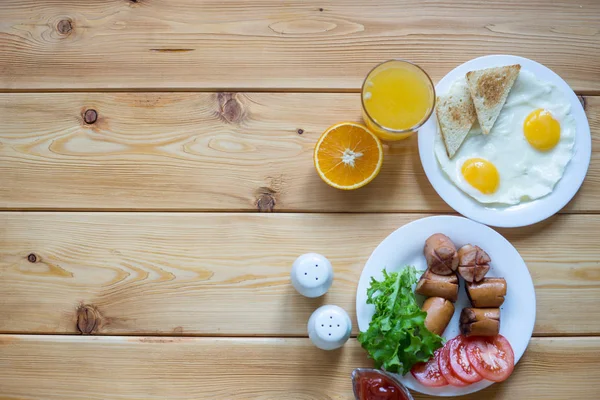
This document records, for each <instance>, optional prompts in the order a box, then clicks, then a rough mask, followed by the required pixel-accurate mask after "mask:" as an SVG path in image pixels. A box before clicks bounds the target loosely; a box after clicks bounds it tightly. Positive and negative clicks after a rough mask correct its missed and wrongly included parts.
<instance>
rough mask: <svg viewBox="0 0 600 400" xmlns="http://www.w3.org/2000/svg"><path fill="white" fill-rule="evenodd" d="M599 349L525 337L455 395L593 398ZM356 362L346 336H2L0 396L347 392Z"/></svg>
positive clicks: (336, 398)
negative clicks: (333, 344) (324, 343)
mask: <svg viewBox="0 0 600 400" xmlns="http://www.w3.org/2000/svg"><path fill="white" fill-rule="evenodd" d="M598 352H600V338H562V339H548V338H534V339H533V340H532V341H531V342H530V344H529V348H528V350H527V352H526V353H525V355H524V357H523V359H522V360H521V362H520V363H519V364H518V365H517V367H516V369H515V372H514V374H513V375H512V376H511V377H510V378H509V380H508V381H507V382H505V383H502V384H495V385H492V386H491V387H489V388H488V389H485V390H484V391H482V392H480V393H477V394H473V395H469V396H464V397H460V398H459V399H462V400H471V399H483V398H485V399H496V400H504V399H505V400H508V399H548V398H553V399H567V398H568V399H575V398H581V399H592V398H596V395H597V393H598V390H600V381H599V380H598V379H597V378H598V368H600V361H599V360H598V357H597V354H598ZM361 366H362V367H364V366H370V362H369V361H368V360H367V359H366V356H365V353H364V351H363V350H362V349H361V348H360V346H359V345H358V343H357V342H356V341H355V340H354V339H351V340H350V342H349V343H347V344H346V346H344V347H343V348H342V349H341V350H338V351H334V352H325V351H321V350H318V349H316V348H315V347H314V346H313V345H312V344H311V343H310V342H309V341H308V339H213V338H152V337H131V338H124V337H103V338H93V337H73V336H67V337H65V336H5V335H3V336H0V398H2V399H10V400H25V399H27V400H35V399H48V400H51V399H60V400H69V399H82V398H85V399H89V400H94V399H98V400H99V399H103V400H105V399H121V400H125V399H149V398H152V399H166V398H168V399H214V400H220V399H223V400H225V399H226V400H242V399H244V400H247V399H261V400H267V399H282V398H285V399H297V400H313V399H314V400H324V399H328V400H342V399H343V400H347V399H350V398H353V395H352V386H351V381H350V373H351V371H352V369H353V368H356V367H361ZM558 382H560V384H558ZM415 398H416V399H432V397H429V396H424V395H415Z"/></svg>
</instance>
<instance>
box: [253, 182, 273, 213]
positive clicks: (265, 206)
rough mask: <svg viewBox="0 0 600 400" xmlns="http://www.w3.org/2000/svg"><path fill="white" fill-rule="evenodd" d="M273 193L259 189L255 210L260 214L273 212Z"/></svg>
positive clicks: (265, 189) (269, 190) (266, 189)
mask: <svg viewBox="0 0 600 400" xmlns="http://www.w3.org/2000/svg"><path fill="white" fill-rule="evenodd" d="M274 194H275V192H274V191H273V190H271V189H269V188H260V189H259V193H258V198H257V200H256V208H257V209H258V211H260V212H273V209H274V208H275V197H274Z"/></svg>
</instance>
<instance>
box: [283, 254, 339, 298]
mask: <svg viewBox="0 0 600 400" xmlns="http://www.w3.org/2000/svg"><path fill="white" fill-rule="evenodd" d="M291 280H292V285H293V286H294V287H295V288H296V290H297V291H298V292H299V293H300V294H301V295H303V296H306V297H319V296H322V295H324V294H325V293H327V291H328V290H329V288H330V287H331V283H332V282H333V268H332V267H331V263H330V262H329V260H328V259H327V258H325V257H324V256H322V255H321V254H317V253H307V254H303V255H301V256H300V257H298V258H297V259H296V261H294V264H293V265H292V273H291Z"/></svg>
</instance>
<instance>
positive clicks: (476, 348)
mask: <svg viewBox="0 0 600 400" xmlns="http://www.w3.org/2000/svg"><path fill="white" fill-rule="evenodd" d="M467 356H468V358H469V361H470V362H471V365H472V366H473V368H475V370H476V371H477V372H478V373H479V374H480V375H481V376H483V377H484V378H485V379H488V380H490V381H494V382H502V381H503V380H506V379H507V378H508V377H509V376H510V374H512V372H513V369H514V368H515V354H514V353H513V349H512V347H511V345H510V343H508V340H506V338H505V337H504V336H502V335H497V336H493V337H477V338H473V339H470V340H469V343H468V345H467Z"/></svg>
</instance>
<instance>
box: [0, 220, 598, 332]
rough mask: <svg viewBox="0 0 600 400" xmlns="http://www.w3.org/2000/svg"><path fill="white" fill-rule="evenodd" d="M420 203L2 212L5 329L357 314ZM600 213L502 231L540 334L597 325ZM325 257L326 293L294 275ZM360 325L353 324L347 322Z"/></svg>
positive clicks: (0, 318) (251, 325)
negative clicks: (383, 257) (297, 209)
mask: <svg viewBox="0 0 600 400" xmlns="http://www.w3.org/2000/svg"><path fill="white" fill-rule="evenodd" d="M421 217H423V215H418V214H401V215H399V214H218V213H211V214H203V213H200V214H194V213H192V214H186V213H182V214H180V213H169V214H154V213H31V212H28V213H16V212H9V213H0V237H2V238H3V240H2V241H0V304H2V307H0V332H11V333H80V332H85V333H92V334H102V335H132V334H134V335H153V334H158V335H227V336H230V335H234V336H238V335H240V336H255V335H266V336H305V335H306V321H307V320H308V317H309V316H310V314H311V313H312V312H313V311H314V310H315V309H316V308H317V307H318V306H319V305H321V304H337V305H340V306H342V307H343V308H345V309H346V310H347V311H348V312H349V314H350V315H351V316H352V318H353V320H354V315H355V296H356V285H357V282H358V278H359V276H360V273H361V271H362V268H363V266H364V264H365V262H366V260H367V258H368V257H369V255H370V254H371V252H372V251H373V249H374V248H375V247H376V246H377V245H378V244H379V242H380V241H381V240H383V239H384V238H385V237H386V236H387V235H388V234H389V233H391V232H392V231H393V230H395V229H396V228H398V227H400V226H402V225H404V224H406V223H408V222H410V221H412V220H415V219H417V218H421ZM599 230H600V216H597V215H589V216H588V215H562V216H556V217H553V218H551V219H550V220H548V221H547V222H545V223H542V224H539V225H537V226H535V227H529V228H523V229H518V230H516V229H513V230H503V231H502V233H503V234H504V235H505V237H506V238H507V239H508V240H510V241H511V242H512V243H513V244H514V245H515V247H516V248H517V250H518V251H519V252H520V253H521V255H522V256H523V258H524V260H525V262H526V263H527V265H528V267H529V269H530V271H531V274H532V276H533V280H534V283H535V286H536V297H537V319H536V325H535V335H544V336H545V335H578V334H584V335H597V334H600V310H599V309H598V307H597V306H598V298H600V269H599V265H598V257H599V255H600V254H599V252H598V246H597V245H596V237H595V236H594V235H593V234H590V232H596V231H599ZM310 251H314V252H318V253H322V254H324V255H325V256H327V257H328V258H329V259H330V260H331V262H332V264H333V266H334V270H335V280H334V283H333V286H332V288H331V289H330V291H329V293H328V294H327V295H326V296H324V297H323V298H320V299H306V298H304V297H302V296H300V295H299V294H297V293H296V292H295V290H294V289H293V288H292V286H291V284H290V283H289V273H290V268H291V265H292V262H293V261H294V259H295V258H296V257H297V256H298V255H300V254H302V253H305V252H310ZM354 327H355V332H356V322H355V320H354Z"/></svg>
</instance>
